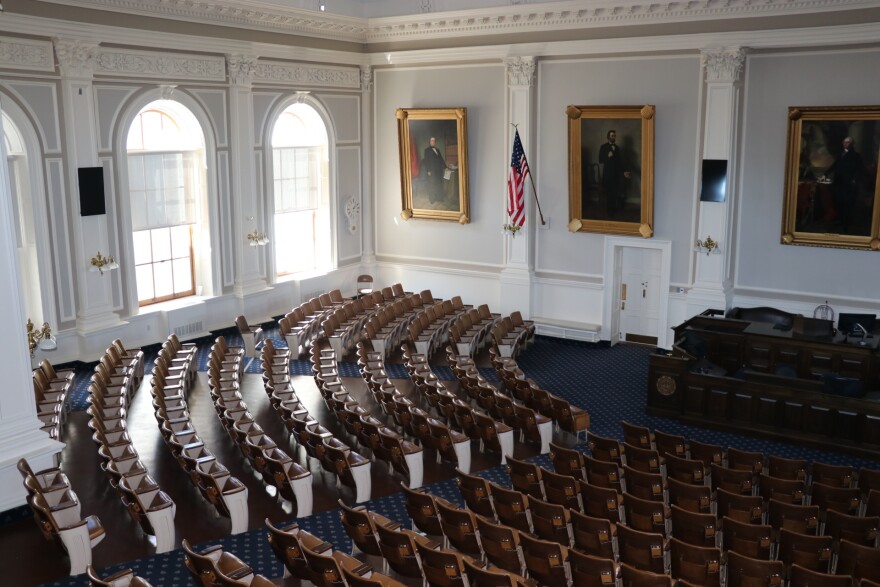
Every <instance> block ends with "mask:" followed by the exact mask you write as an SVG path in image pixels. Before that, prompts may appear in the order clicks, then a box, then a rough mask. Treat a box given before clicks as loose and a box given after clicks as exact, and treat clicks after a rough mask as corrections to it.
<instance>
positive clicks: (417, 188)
mask: <svg viewBox="0 0 880 587" xmlns="http://www.w3.org/2000/svg"><path fill="white" fill-rule="evenodd" d="M397 135H398V139H399V144H400V186H401V194H402V199H403V211H402V212H401V213H400V215H401V217H402V218H403V219H404V220H409V219H410V218H424V219H428V220H446V221H450V222H458V223H460V224H467V223H469V222H470V200H469V199H468V151H467V109H466V108H398V109H397Z"/></svg>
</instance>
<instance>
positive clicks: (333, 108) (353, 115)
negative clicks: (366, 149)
mask: <svg viewBox="0 0 880 587" xmlns="http://www.w3.org/2000/svg"><path fill="white" fill-rule="evenodd" d="M316 98H317V99H318V100H320V101H321V102H323V103H324V105H325V106H326V107H327V110H328V111H329V112H330V116H331V117H332V118H333V125H334V126H335V127H336V142H337V143H359V142H360V140H361V99H360V96H359V95H351V96H332V95H321V94H319V95H317V96H316Z"/></svg>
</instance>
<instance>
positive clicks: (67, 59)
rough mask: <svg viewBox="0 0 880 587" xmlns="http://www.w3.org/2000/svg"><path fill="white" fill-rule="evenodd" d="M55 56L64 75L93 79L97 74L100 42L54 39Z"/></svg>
mask: <svg viewBox="0 0 880 587" xmlns="http://www.w3.org/2000/svg"><path fill="white" fill-rule="evenodd" d="M52 43H53V44H54V45H55V58H56V59H57V60H58V67H59V68H60V70H61V75H62V76H64V77H74V78H81V79H91V78H92V77H94V75H95V60H96V58H97V56H98V43H94V42H91V41H80V40H71V39H60V38H58V37H55V38H54V39H52Z"/></svg>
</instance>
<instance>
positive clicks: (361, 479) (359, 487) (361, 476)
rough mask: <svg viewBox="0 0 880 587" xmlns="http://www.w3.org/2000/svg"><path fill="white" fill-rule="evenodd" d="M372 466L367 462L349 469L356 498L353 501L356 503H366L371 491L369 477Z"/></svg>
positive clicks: (371, 485)
mask: <svg viewBox="0 0 880 587" xmlns="http://www.w3.org/2000/svg"><path fill="white" fill-rule="evenodd" d="M371 466H372V464H371V463H369V462H366V463H364V464H363V465H358V466H356V467H352V468H351V476H352V477H354V486H355V493H356V496H355V498H354V500H355V501H356V502H357V503H360V502H362V501H368V500H369V499H370V494H371V493H372V491H373V479H372V477H370V468H371Z"/></svg>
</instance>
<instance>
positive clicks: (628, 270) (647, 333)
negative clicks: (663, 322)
mask: <svg viewBox="0 0 880 587" xmlns="http://www.w3.org/2000/svg"><path fill="white" fill-rule="evenodd" d="M621 256H622V262H621V269H620V275H621V281H620V286H619V298H620V322H619V324H620V339H621V340H630V341H634V342H646V343H649V344H657V337H658V336H659V324H660V320H659V317H660V298H661V296H660V293H661V292H660V273H661V258H662V256H661V252H660V251H659V250H657V249H645V248H637V247H623V248H622V255H621Z"/></svg>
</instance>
